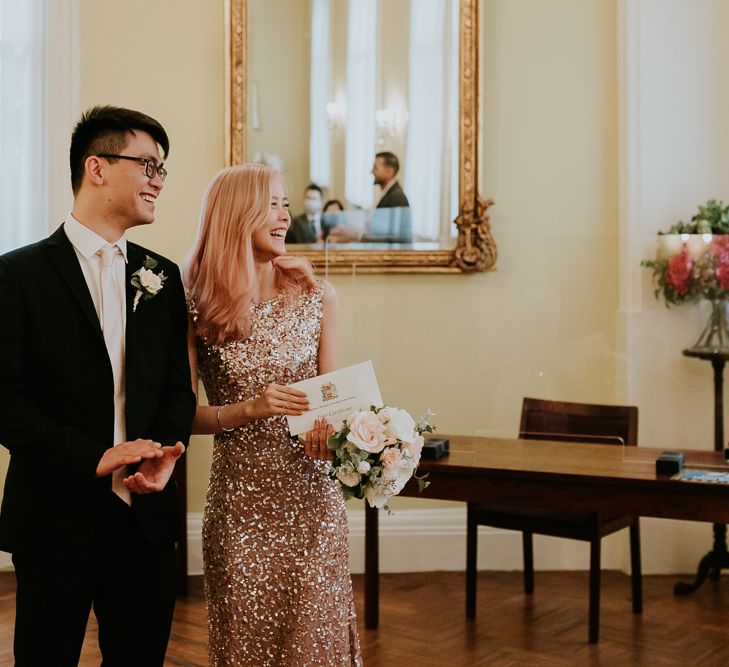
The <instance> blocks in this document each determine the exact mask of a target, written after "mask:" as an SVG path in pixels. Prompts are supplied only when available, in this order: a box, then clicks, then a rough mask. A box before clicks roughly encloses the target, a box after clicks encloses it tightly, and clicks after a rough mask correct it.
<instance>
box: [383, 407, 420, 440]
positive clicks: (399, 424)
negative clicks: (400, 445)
mask: <svg viewBox="0 0 729 667" xmlns="http://www.w3.org/2000/svg"><path fill="white" fill-rule="evenodd" d="M383 413H384V414H383ZM378 417H379V418H380V420H381V421H382V423H383V424H384V426H385V434H386V435H387V437H388V439H395V440H400V441H401V442H412V441H413V440H414V439H415V436H416V435H417V433H416V432H415V420H414V419H413V418H412V417H411V416H410V415H409V414H408V413H407V412H406V411H405V410H400V409H398V408H382V410H380V412H379V413H378Z"/></svg>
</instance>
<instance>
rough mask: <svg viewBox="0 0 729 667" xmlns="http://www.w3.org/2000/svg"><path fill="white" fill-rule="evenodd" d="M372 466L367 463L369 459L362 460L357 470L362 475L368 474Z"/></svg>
mask: <svg viewBox="0 0 729 667" xmlns="http://www.w3.org/2000/svg"><path fill="white" fill-rule="evenodd" d="M371 467H372V466H371V465H370V464H369V463H367V461H360V462H359V465H358V466H357V472H358V473H361V474H362V475H366V474H367V473H368V472H369V471H370V468H371Z"/></svg>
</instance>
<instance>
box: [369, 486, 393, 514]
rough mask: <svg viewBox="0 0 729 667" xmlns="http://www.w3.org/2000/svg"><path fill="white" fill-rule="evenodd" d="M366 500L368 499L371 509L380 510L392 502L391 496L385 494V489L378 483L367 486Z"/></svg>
mask: <svg viewBox="0 0 729 667" xmlns="http://www.w3.org/2000/svg"><path fill="white" fill-rule="evenodd" d="M365 498H367V502H368V503H369V504H370V507H377V508H378V509H382V508H383V507H384V506H385V505H387V501H388V500H390V496H389V495H388V494H387V493H386V492H385V489H384V487H383V486H382V485H381V484H377V483H375V484H371V485H367V488H366V489H365Z"/></svg>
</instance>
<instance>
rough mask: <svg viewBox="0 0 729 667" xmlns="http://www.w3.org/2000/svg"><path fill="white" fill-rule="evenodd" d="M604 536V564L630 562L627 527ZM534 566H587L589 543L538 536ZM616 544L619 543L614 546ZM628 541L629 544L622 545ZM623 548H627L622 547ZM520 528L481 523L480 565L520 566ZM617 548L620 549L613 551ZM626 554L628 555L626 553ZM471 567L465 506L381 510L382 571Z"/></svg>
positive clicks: (197, 541)
mask: <svg viewBox="0 0 729 667" xmlns="http://www.w3.org/2000/svg"><path fill="white" fill-rule="evenodd" d="M347 514H348V517H349V543H350V566H351V569H352V572H353V573H355V574H359V573H362V572H364V524H365V520H364V515H365V513H364V509H363V507H362V506H361V505H360V506H359V507H349V508H348V510H347ZM201 524H202V515H201V514H188V524H187V525H188V532H187V537H188V563H189V572H190V574H192V575H196V574H202V548H201ZM624 532H625V536H622V535H620V534H618V535H613V536H610V537H608V538H607V539H605V540H603V551H602V553H603V559H602V560H603V563H602V566H603V568H605V569H621V568H623V567H624V565H626V564H627V563H628V562H629V559H628V537H627V536H628V532H627V531H624ZM534 541H535V546H534V551H535V567H536V568H537V569H540V570H586V569H588V567H589V547H588V545H587V544H586V543H578V542H573V541H571V540H558V539H554V538H548V537H541V536H536V537H535V540H534ZM614 547H617V549H616V548H614ZM623 547H624V549H623ZM622 550H624V551H625V553H624V554H621V553H620V552H621V551H622ZM521 552H522V551H521V534H520V533H515V532H513V531H506V530H498V529H494V528H488V527H481V528H480V529H479V553H478V567H479V569H483V570H520V569H521V568H522V558H521ZM614 552H615V555H614ZM623 556H624V557H623ZM465 567H466V510H465V507H464V508H441V509H433V510H427V509H416V510H413V509H409V510H405V509H404V510H397V511H395V512H394V513H393V514H391V515H388V514H387V512H383V511H381V512H380V571H381V572H431V571H435V570H452V571H463V570H465Z"/></svg>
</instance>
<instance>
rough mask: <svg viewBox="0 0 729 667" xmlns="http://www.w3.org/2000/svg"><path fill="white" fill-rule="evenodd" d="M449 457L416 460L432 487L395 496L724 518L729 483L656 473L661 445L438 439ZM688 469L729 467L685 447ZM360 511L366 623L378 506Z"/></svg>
mask: <svg viewBox="0 0 729 667" xmlns="http://www.w3.org/2000/svg"><path fill="white" fill-rule="evenodd" d="M439 436H440V437H446V438H449V440H450V450H451V451H450V455H449V456H447V457H445V458H442V459H438V460H437V461H421V464H420V468H419V474H422V473H426V472H427V473H429V475H428V480H429V481H430V482H431V484H430V486H429V487H428V488H427V489H425V491H423V493H422V494H420V493H418V486H417V484H416V483H415V482H414V480H411V481H410V482H408V484H407V485H406V487H405V489H403V491H402V493H401V494H400V495H403V496H415V497H420V498H432V499H438V500H457V501H461V502H479V503H495V504H499V505H514V506H525V507H539V508H547V509H565V510H574V509H575V508H576V507H579V508H580V510H581V511H587V512H601V513H617V514H630V515H635V516H654V517H662V518H666V519H685V520H689V521H707V522H715V523H729V485H723V484H702V483H696V482H682V481H676V480H672V479H670V478H669V477H667V476H666V477H657V476H656V472H655V461H656V458H657V457H658V455H659V454H660V452H661V451H662V450H661V449H654V448H648V447H619V446H615V445H613V446H606V445H591V444H583V443H568V442H543V441H537V440H508V439H503V438H478V437H469V436H442V435H440V434H439ZM686 467H687V468H704V469H709V470H722V471H729V466H727V463H726V461H725V460H724V457H723V455H722V454H719V453H716V452H704V451H691V450H689V451H686ZM365 506H366V513H365V627H367V628H376V627H377V625H378V622H379V561H378V511H377V510H373V509H371V508H370V507H369V505H366V504H365Z"/></svg>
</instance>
